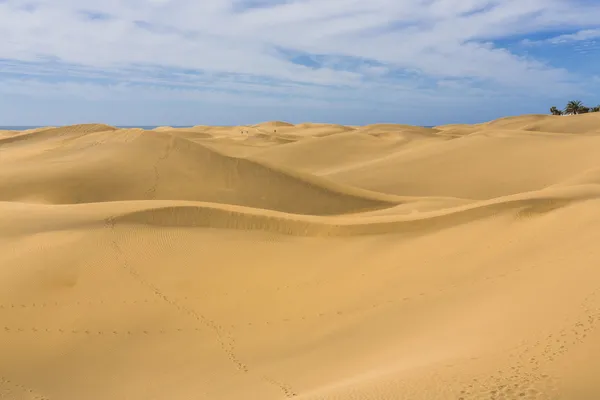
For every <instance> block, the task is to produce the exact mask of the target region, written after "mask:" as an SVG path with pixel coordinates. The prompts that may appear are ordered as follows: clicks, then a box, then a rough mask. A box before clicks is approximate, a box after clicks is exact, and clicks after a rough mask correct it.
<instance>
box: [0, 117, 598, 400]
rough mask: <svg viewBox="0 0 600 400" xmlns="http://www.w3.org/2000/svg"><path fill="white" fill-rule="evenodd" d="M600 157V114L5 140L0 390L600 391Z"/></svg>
mask: <svg viewBox="0 0 600 400" xmlns="http://www.w3.org/2000/svg"><path fill="white" fill-rule="evenodd" d="M242 132H244V133H242ZM599 154H600V113H598V114H588V115H579V116H570V117H554V116H540V115H525V116H520V117H510V118H504V119H500V120H496V121H491V122H489V123H484V124H477V125H449V126H440V127H435V128H432V129H427V128H418V127H410V126H406V125H390V124H385V125H383V124H378V125H371V126H363V127H358V126H352V127H344V126H339V125H326V124H311V123H304V124H301V125H292V124H288V123H285V122H270V123H263V124H258V125H248V126H235V127H208V126H196V127H193V128H171V127H161V128H160V129H154V130H151V131H144V130H142V129H117V128H114V127H111V126H108V125H99V124H97V125H77V126H67V127H58V128H48V129H36V130H32V131H26V132H9V131H2V132H0V399H11V400H19V399H28V400H33V399H37V400H41V399H48V400H55V399H60V400H81V399H86V400H106V399H111V400H121V399H123V400H125V399H127V400H138V399H139V400H150V399H169V400H189V399H211V400H212V399H225V400H226V399H260V400H269V399H274V400H275V399H286V398H295V399H299V400H300V399H302V400H317V399H340V400H341V399H361V400H362V399H365V400H384V399H411V400H419V399H463V400H467V399H569V400H571V399H583V400H586V399H595V398H600V383H599V382H598V380H597V375H598V370H600V361H599V360H600V329H598V328H599V325H600V269H599V268H598V266H599V265H600V246H599V245H598V243H599V242H600V213H598V210H599V209H600V157H599Z"/></svg>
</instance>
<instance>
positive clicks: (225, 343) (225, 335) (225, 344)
mask: <svg viewBox="0 0 600 400" xmlns="http://www.w3.org/2000/svg"><path fill="white" fill-rule="evenodd" d="M170 148H171V146H170V147H169V150H168V151H167V153H166V155H165V158H166V157H168V154H169V151H170ZM106 226H107V228H109V229H110V230H111V232H114V227H115V224H114V220H111V219H108V220H107V221H106ZM112 245H113V248H114V249H115V251H116V253H117V254H118V255H119V257H120V258H121V262H119V263H118V265H119V267H120V268H122V269H124V270H125V271H126V272H127V273H128V274H129V275H130V276H131V277H133V279H135V280H136V281H137V282H139V283H140V284H141V285H143V286H144V287H146V288H148V289H149V290H150V291H151V292H152V293H154V295H155V296H156V297H158V298H160V299H162V300H163V301H164V302H166V303H167V304H169V305H170V306H172V307H173V308H175V309H177V310H178V311H179V312H180V313H181V314H184V315H188V316H189V317H191V318H193V319H195V320H196V321H197V322H199V323H200V324H201V325H203V326H204V327H206V328H209V329H210V330H212V332H213V333H214V334H215V336H216V338H217V341H218V343H219V346H220V348H221V350H222V351H223V353H224V354H225V355H226V357H227V358H228V359H229V361H230V362H231V363H232V364H233V365H234V366H235V368H236V369H237V370H238V371H240V372H242V373H249V372H250V368H249V367H248V365H247V364H245V363H244V362H242V361H241V360H240V359H239V357H238V356H237V354H236V351H235V348H236V343H235V338H234V337H233V335H232V334H231V333H230V332H229V331H226V330H225V329H224V328H223V326H221V325H219V324H217V323H216V322H215V321H213V320H211V319H209V318H207V317H206V316H204V315H202V314H200V313H198V312H197V311H195V310H194V309H192V308H189V307H186V306H184V305H182V304H181V303H179V302H178V301H176V300H175V299H174V298H171V297H169V296H167V295H166V294H165V293H163V292H162V291H161V290H160V289H159V288H158V287H156V286H155V285H153V284H152V283H151V282H149V281H147V280H146V279H145V278H144V277H143V276H142V275H141V274H140V273H139V272H138V271H137V270H136V269H135V268H133V267H132V266H131V265H130V264H129V262H128V261H127V258H126V257H125V256H124V253H123V250H122V249H121V247H120V246H119V243H118V242H117V241H116V240H114V239H113V240H112ZM195 330H198V331H200V329H199V328H196V329H195ZM262 380H263V381H264V382H265V383H268V384H270V385H274V386H276V387H277V388H279V390H281V392H282V393H283V394H284V395H285V396H286V397H288V398H291V397H295V396H296V393H295V392H294V391H293V390H292V389H291V388H290V387H289V385H286V384H281V383H279V382H277V381H275V380H272V379H267V378H265V377H262Z"/></svg>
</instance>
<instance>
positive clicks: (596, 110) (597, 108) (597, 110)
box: [590, 105, 600, 112]
mask: <svg viewBox="0 0 600 400" xmlns="http://www.w3.org/2000/svg"><path fill="white" fill-rule="evenodd" d="M590 111H591V112H600V105H598V106H596V107H592V109H591V110H590Z"/></svg>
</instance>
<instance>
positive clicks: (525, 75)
mask: <svg viewBox="0 0 600 400" xmlns="http://www.w3.org/2000/svg"><path fill="white" fill-rule="evenodd" d="M0 38H1V39H0V126H7V125H29V126H31V125H67V124H75V123H90V122H103V123H109V124H112V125H172V126H174V125H178V126H185V125H213V124H214V125H239V124H251V123H258V122H263V121H270V120H284V121H288V122H292V123H301V122H307V121H310V122H329V123H340V124H350V125H364V124H371V123H379V122H387V123H406V124H413V125H439V124H446V123H476V122H482V121H487V120H491V119H495V118H498V117H502V116H506V115H519V114H529V113H548V109H549V107H550V106H553V105H555V106H557V107H559V108H562V107H563V106H564V104H565V103H566V102H567V101H569V100H581V101H583V102H584V103H585V104H587V105H589V106H592V105H597V104H600V1H598V0H102V1H97V0H0Z"/></svg>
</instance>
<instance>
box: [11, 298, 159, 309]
mask: <svg viewBox="0 0 600 400" xmlns="http://www.w3.org/2000/svg"><path fill="white" fill-rule="evenodd" d="M151 303H156V301H155V300H154V299H133V300H121V301H112V300H107V301H104V300H75V301H43V302H39V303H2V304H0V310H11V309H30V308H51V307H53V308H66V307H74V306H77V307H105V306H109V307H111V306H135V305H140V304H151Z"/></svg>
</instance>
